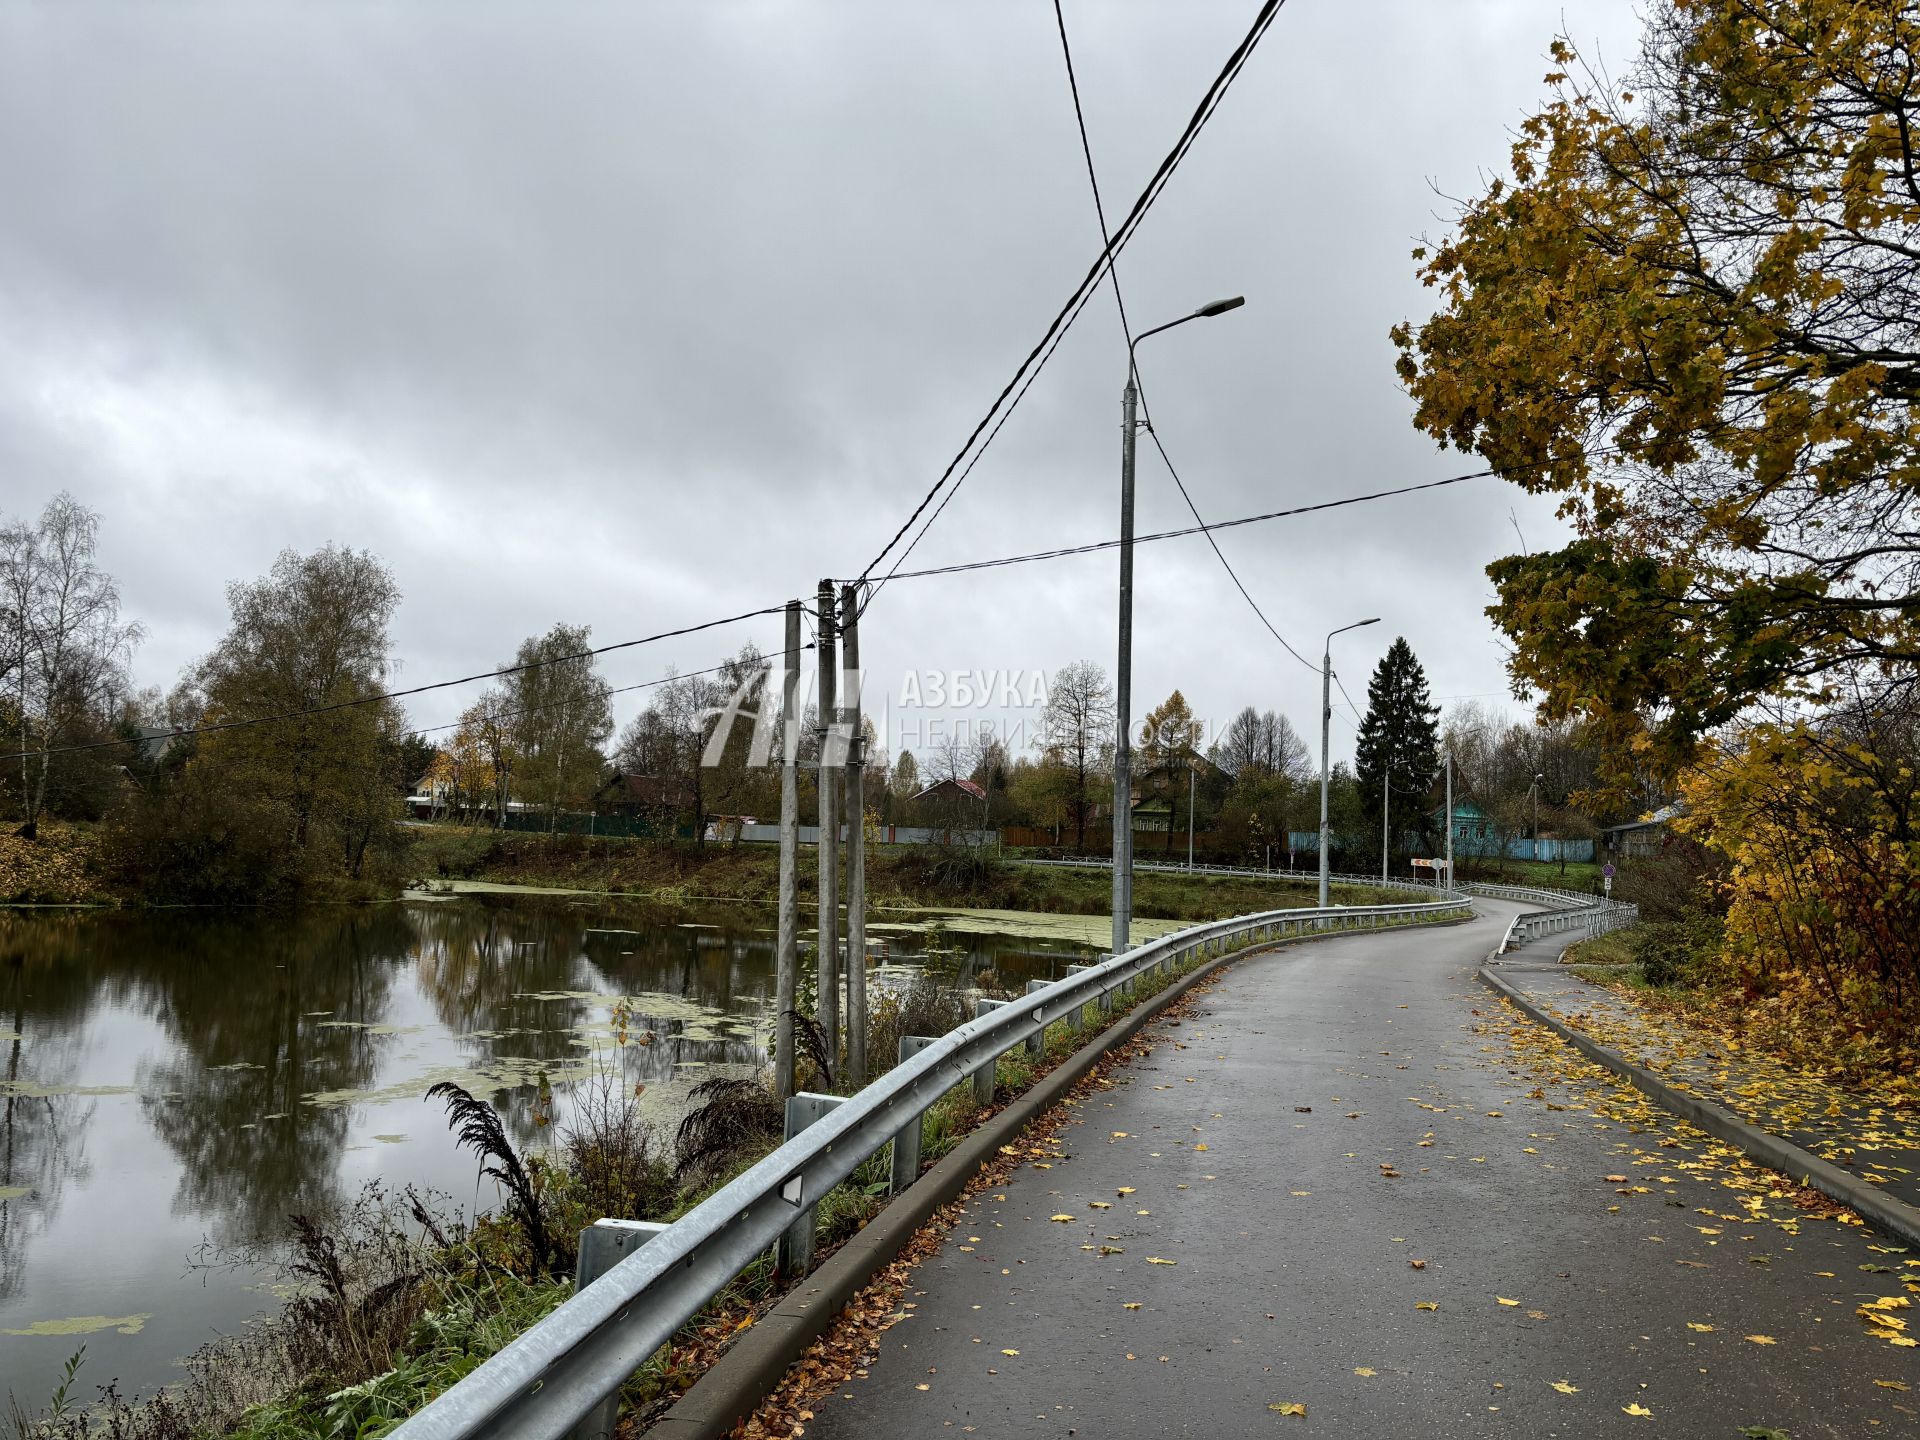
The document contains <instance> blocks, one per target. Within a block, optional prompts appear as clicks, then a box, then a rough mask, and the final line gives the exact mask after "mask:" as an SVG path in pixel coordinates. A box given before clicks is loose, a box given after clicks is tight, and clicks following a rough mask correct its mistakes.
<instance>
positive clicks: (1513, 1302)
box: [1493, 1295, 1520, 1305]
mask: <svg viewBox="0 0 1920 1440" xmlns="http://www.w3.org/2000/svg"><path fill="white" fill-rule="evenodd" d="M1493 1298H1494V1299H1496V1300H1498V1301H1499V1302H1500V1303H1501V1304H1502V1305H1518V1304H1519V1303H1520V1302H1519V1301H1518V1300H1509V1299H1507V1297H1506V1296H1504V1295H1496V1296H1494V1297H1493Z"/></svg>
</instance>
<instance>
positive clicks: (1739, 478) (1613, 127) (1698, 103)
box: [1394, 0, 1920, 769]
mask: <svg viewBox="0 0 1920 1440" xmlns="http://www.w3.org/2000/svg"><path fill="white" fill-rule="evenodd" d="M1916 41H1920V7H1916V6H1914V5H1911V4H1898V3H1884V0H1882V3H1859V0H1659V3H1656V4H1654V5H1652V6H1651V7H1650V9H1649V12H1648V22H1647V33H1646V41H1645V46H1644V49H1643V52H1642V54H1641V56H1640V58H1639V60H1638V62H1637V64H1636V65H1635V66H1634V67H1633V68H1632V71H1631V73H1630V74H1628V75H1627V76H1625V77H1623V78H1613V77H1609V76H1607V75H1605V74H1603V73H1601V72H1600V71H1598V70H1597V69H1596V68H1594V67H1592V66H1590V65H1588V64H1586V63H1584V62H1583V60H1582V58H1581V56H1580V55H1579V54H1578V53H1577V51H1576V50H1575V49H1574V47H1573V46H1572V45H1571V44H1570V43H1568V42H1566V41H1564V40H1563V41H1560V42H1557V43H1555V44H1554V46H1553V49H1552V54H1553V58H1554V63H1555V70H1554V72H1553V73H1552V74H1549V75H1548V76H1547V84H1548V86H1549V89H1550V97H1549V99H1548V101H1547V103H1546V104H1545V105H1544V106H1543V108H1541V109H1540V110H1539V111H1538V113H1536V114H1534V115H1533V116H1532V117H1531V118H1529V119H1528V120H1527V121H1526V122H1525V123H1524V124H1523V125H1522V126H1521V127H1520V130H1519V133H1518V136H1517V138H1516V141H1515V144H1514V146H1513V150H1512V156H1511V176H1510V178H1501V179H1496V180H1494V181H1493V182H1491V183H1490V184H1489V186H1488V187H1487V190H1486V192H1485V193H1484V194H1483V195H1481V196H1480V197H1479V198H1478V199H1474V200H1472V201H1470V202H1468V203H1467V204H1465V206H1464V207H1463V209H1462V210H1461V212H1460V214H1459V216H1458V219H1457V224H1456V227H1455V231H1454V233H1453V234H1452V235H1450V236H1448V237H1447V238H1446V239H1444V240H1443V241H1442V242H1441V243H1439V244H1438V245H1437V246H1434V247H1433V248H1432V249H1431V250H1430V251H1429V250H1424V249H1423V250H1420V251H1416V252H1415V255H1416V259H1417V260H1418V261H1419V262H1420V264H1421V275H1422V278H1423V280H1424V281H1425V282H1426V283H1427V284H1428V285H1429V286H1432V287H1434V288H1435V289H1436V290H1437V291H1438V294H1439V298H1440V306H1439V310H1438V312H1437V313H1436V314H1435V315H1433V316H1432V317H1431V318H1430V319H1428V320H1427V321H1426V322H1425V323H1424V324H1421V325H1419V326H1418V327H1414V326H1411V325H1401V326H1399V327H1397V328H1396V330H1395V331H1394V340H1395V342H1396V344H1397V345H1398V346H1399V349H1400V358H1399V362H1398V363H1399V369H1400V373H1401V376H1402V378H1403V379H1404V381H1405V383H1406V385H1407V386H1408V388H1409V390H1410V391H1411V393H1412V395H1413V397H1414V399H1415V400H1416V401H1417V403H1418V410H1417V413H1416V417H1415V418H1416V423H1417V424H1418V425H1419V426H1420V427H1422V428H1423V429H1425V430H1427V431H1428V432H1429V433H1430V434H1432V435H1433V436H1435V437H1436V438H1437V439H1439V440H1441V441H1442V442H1443V443H1446V444H1450V445H1453V446H1456V447H1458V448H1460V449H1462V450H1472V451H1477V452H1478V453H1479V454H1480V455H1482V456H1484V457H1485V458H1486V460H1487V461H1488V462H1489V464H1490V465H1491V466H1493V467H1494V468H1495V469H1496V470H1497V471H1499V472H1500V473H1501V474H1503V475H1505V476H1506V477H1507V478H1509V479H1510V480H1512V481H1513V482H1514V483H1516V484H1518V485H1520V486H1522V487H1524V488H1525V489H1527V490H1529V491H1532V492H1535V493H1543V494H1552V495H1557V496H1560V497H1562V500H1563V513H1564V514H1565V515H1566V516H1567V517H1568V518H1569V519H1570V520H1571V521H1572V523H1573V525H1574V527H1575V530H1576V534H1575V537H1574V539H1573V540H1572V542H1571V543H1569V544H1567V545H1565V546H1563V547H1562V548H1560V549H1558V550H1552V551H1546V552H1541V553H1535V554H1531V555H1519V556H1513V557H1510V558H1508V559H1505V560H1501V561H1499V562H1497V563H1496V564H1495V565H1493V566H1492V567H1490V573H1491V575H1492V577H1493V579H1494V581H1495V583H1496V586H1497V589H1498V597H1499V599H1498V604H1497V605H1496V606H1495V607H1494V608H1493V610H1492V612H1491V613H1492V614H1493V616H1494V618H1495V620H1496V621H1497V623H1498V624H1499V626H1500V627H1501V629H1502V630H1504V631H1505V632H1506V634H1507V635H1508V636H1509V637H1510V638H1511V640H1512V641H1513V644H1514V646H1515V654H1514V658H1513V670H1514V675H1515V678H1516V680H1517V681H1520V682H1523V683H1525V684H1528V685H1531V686H1534V687H1537V688H1538V689H1539V690H1540V691H1541V692H1543V694H1544V696H1545V707H1544V708H1545V710H1546V712H1547V714H1548V715H1549V716H1551V715H1556V714H1557V715H1565V714H1570V713H1582V714H1585V715H1587V716H1589V717H1591V718H1593V719H1594V720H1596V721H1597V722H1598V725H1599V729H1600V733H1602V734H1603V735H1605V736H1606V737H1607V738H1609V739H1610V740H1612V741H1614V742H1618V743H1617V746H1616V748H1618V749H1621V750H1624V749H1626V748H1627V747H1628V746H1629V745H1631V746H1633V747H1635V748H1637V749H1638V750H1640V751H1641V752H1642V753H1643V754H1644V755H1647V756H1648V757H1649V758H1651V759H1652V760H1653V761H1654V762H1655V763H1656V764H1658V765H1660V766H1661V768H1667V769H1670V768H1672V767H1674V766H1677V765H1678V764H1680V763H1682V762H1684V761H1685V759H1686V758H1687V757H1688V756H1689V755H1690V754H1691V753H1692V751H1693V747H1694V745H1695V743H1696V742H1697V741H1698V739H1699V738H1700V737H1701V736H1702V735H1703V734H1706V733H1708V732H1710V731H1711V730H1713V729H1714V728H1715V727H1716V726H1719V725H1721V724H1723V723H1725V722H1727V721H1728V720H1730V719H1731V718H1733V717H1735V716H1737V715H1739V714H1740V713H1741V712H1742V711H1743V710H1744V709H1745V708H1746V707H1748V706H1749V705H1751V704H1752V703H1754V702H1755V701H1756V700H1760V699H1763V698H1768V697H1782V696H1788V697H1794V698H1795V699H1796V700H1798V699H1801V698H1804V697H1808V696H1816V697H1817V696H1820V695H1822V694H1823V693H1825V692H1827V690H1828V689H1829V687H1831V686H1832V685H1833V684H1834V683H1835V682H1836V680H1837V679H1838V677H1841V676H1845V675H1848V674H1851V673H1854V672H1857V671H1859V670H1861V669H1863V668H1864V669H1865V670H1867V671H1870V672H1872V673H1874V674H1875V675H1878V676H1881V677H1884V678H1885V679H1887V680H1888V681H1890V682H1893V683H1899V684H1905V683H1908V682H1909V681H1910V679H1911V676H1912V674H1913V666H1914V662H1915V661H1916V660H1920V516H1916V514H1915V510H1914V505H1915V499H1916V486H1917V485H1920V464H1917V463H1916V449H1915V446H1916V440H1920V417H1916V414H1915V409H1914V402H1915V399H1916V395H1920V294H1916V288H1917V284H1916V282H1917V281H1920V166H1917V165H1916V159H1915V147H1916V144H1917V143H1920V141H1916V138H1915V135H1914V127H1915V124H1916V121H1917V119H1920V116H1916V107H1920V69H1917V68H1916V63H1915V58H1916V50H1920V45H1917V44H1916Z"/></svg>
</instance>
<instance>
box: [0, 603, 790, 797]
mask: <svg viewBox="0 0 1920 1440" xmlns="http://www.w3.org/2000/svg"><path fill="white" fill-rule="evenodd" d="M786 608H787V607H786V605H785V604H784V603H782V604H779V605H768V606H765V607H763V608H761V609H759V610H748V611H746V612H745V613H743V614H740V615H728V616H726V617H725V618H723V619H720V620H705V621H702V622H701V623H700V624H698V625H683V626H681V627H680V628H679V629H677V630H662V631H660V632H659V633H658V634H654V635H642V636H641V637H640V638H639V639H637V640H618V641H615V642H614V643H613V644H611V645H596V646H594V647H593V648H592V649H591V650H582V651H580V652H579V653H578V654H574V655H555V656H553V657H552V658H550V659H546V660H533V661H529V662H528V663H527V664H525V665H502V666H501V667H500V668H499V669H497V670H483V671H481V672H480V673H478V674H475V675H462V676H461V677H460V678H459V679H457V680H435V681H433V682H431V683H430V684H426V685H411V686H408V687H407V688H406V689H404V690H386V691H382V692H381V693H380V694H378V695H362V696H358V697H356V698H355V699H352V700H336V701H333V702H331V703H330V704H326V705H310V706H307V707H305V708H304V709H299V710H282V711H278V712H276V713H274V714H272V715H255V716H250V717H248V718H247V719H244V720H221V721H216V722H215V723H214V724H212V725H190V726H183V727H182V728H180V729H178V730H169V731H167V732H165V733H164V734H161V735H148V736H145V737H143V739H144V741H145V742H148V743H150V742H152V741H156V740H180V739H185V738H186V737H188V736H192V735H213V734H218V733H219V732H221V731H223V730H244V729H246V728H248V727H249V726H253V725H272V724H276V723H278V722H280V721H283V720H299V719H303V718H305V717H306V716H309V715H327V714H331V713H333V712H334V711H336V710H353V709H357V708H358V707H360V706H362V705H378V704H380V703H382V702H383V701H387V700H400V699H404V698H405V697H406V696H409V695H424V694H426V693H427V692H429V691H432V690H447V689H451V688H452V687H453V686H456V685H472V684H474V683H475V682H477V681H481V680H495V679H498V678H499V677H501V676H503V675H517V674H519V673H520V672H522V671H525V670H538V669H539V668H541V667H542V666H543V665H565V664H567V663H569V662H570V661H574V660H586V659H589V658H591V657H593V656H595V655H606V654H609V653H611V652H612V651H615V650H631V649H632V648H633V647H634V646H636V645H651V644H653V643H654V642H656V641H659V640H672V639H674V638H676V637H677V636H681V635H696V634H698V633H699V632H700V631H702V630H715V629H718V628H719V627H720V626H722V625H736V624H738V623H739V622H740V621H742V620H753V619H757V618H758V617H760V616H762V615H780V614H784V613H785V611H786ZM127 743H129V742H127V741H125V740H94V741H89V742H88V743H86V744H84V745H62V746H58V747H55V748H53V749H49V750H27V751H18V752H15V753H14V754H11V755H0V761H7V760H22V759H33V758H35V757H37V756H43V755H44V756H53V755H72V754H76V753H78V752H80V751H83V750H104V749H108V748H111V747H112V746H115V745H125V744H127Z"/></svg>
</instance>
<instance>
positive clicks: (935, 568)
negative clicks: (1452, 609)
mask: <svg viewBox="0 0 1920 1440" xmlns="http://www.w3.org/2000/svg"><path fill="white" fill-rule="evenodd" d="M1504 473H1506V472H1505V471H1502V470H1473V471H1469V472H1468V473H1467V474H1464V475H1449V476H1447V477H1446V478H1445V479H1444V480H1428V481H1425V482H1423V483H1421V484H1419V485H1401V486H1397V487H1395V488H1394V489H1392V490H1374V491H1370V492H1368V493H1367V494H1365V495H1348V496H1346V497H1344V498H1342V499H1339V500H1322V501H1318V502H1316V503H1315V504H1312V505H1294V506H1291V507H1289V508H1288V509H1285V510H1267V511H1263V512H1262V513H1260V514H1258V515H1242V516H1240V517H1239V518H1238V519H1234V520H1214V521H1210V522H1208V523H1207V524H1204V525H1187V526H1183V527H1182V528H1180V529H1178V530H1157V531H1153V532H1150V533H1149V534H1146V535H1136V536H1134V537H1133V543H1134V544H1136V545H1148V544H1151V543H1153V542H1154V541H1156V540H1179V539H1183V538H1185V537H1186V536H1189V535H1204V534H1206V533H1208V532H1209V531H1213V530H1232V529H1236V528H1238V527H1239V526H1242V525H1259V524H1262V523H1264V522H1266V521H1268V520H1284V519H1287V518H1288V517H1290V516H1294V515H1311V514H1314V513H1316V512H1318V511H1322V510H1339V509H1341V508H1343V507H1345V506H1348V505H1363V504H1366V503H1367V502H1368V501H1372V500H1389V499H1392V498H1393V497H1394V496H1396V495H1412V494H1415V493H1417V492H1418V491H1421V490H1438V489H1440V488H1441V487H1442V486H1445V485H1458V484H1459V483H1460V482H1461V481H1463V480H1480V479H1484V478H1486V477H1487V476H1490V475H1501V474H1504ZM1120 544H1121V542H1120V541H1119V540H1094V541H1090V542H1088V543H1087V544H1085V545H1061V546H1056V547H1055V548H1054V549H1051V550H1033V551H1029V552H1027V553H1026V554H1023V555H1002V556H999V557H998V558H996V559H992V560H966V561H959V562H956V563H954V564H952V565H930V566H928V567H927V568H926V569H924V570H902V571H900V572H898V573H897V574H895V575H892V576H890V577H889V578H890V579H893V580H923V579H926V578H927V577H929V576H933V575H959V574H964V573H966V572H967V571H970V570H995V569H999V568H1001V567H1003V566H1008V565H1027V564H1031V563H1033V562H1035V561H1039V560H1062V559H1066V558H1067V557H1069V556H1073V555H1092V554H1095V553H1097V552H1099V551H1101V550H1117V549H1118V548H1119V547H1120ZM1313 668H1314V669H1316V670H1317V669H1319V668H1320V667H1319V666H1317V665H1316V666H1314V667H1313Z"/></svg>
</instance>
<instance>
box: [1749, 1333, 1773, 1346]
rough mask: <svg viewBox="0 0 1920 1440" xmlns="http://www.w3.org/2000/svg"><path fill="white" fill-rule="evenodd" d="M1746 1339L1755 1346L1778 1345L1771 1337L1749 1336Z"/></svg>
mask: <svg viewBox="0 0 1920 1440" xmlns="http://www.w3.org/2000/svg"><path fill="white" fill-rule="evenodd" d="M1747 1339H1749V1340H1751V1341H1752V1342H1753V1343H1754V1344H1756V1345H1773V1344H1777V1343H1778V1342H1777V1341H1776V1340H1775V1339H1774V1338H1773V1336H1771V1335H1749V1336H1747Z"/></svg>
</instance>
